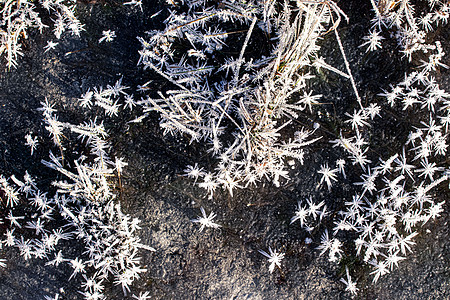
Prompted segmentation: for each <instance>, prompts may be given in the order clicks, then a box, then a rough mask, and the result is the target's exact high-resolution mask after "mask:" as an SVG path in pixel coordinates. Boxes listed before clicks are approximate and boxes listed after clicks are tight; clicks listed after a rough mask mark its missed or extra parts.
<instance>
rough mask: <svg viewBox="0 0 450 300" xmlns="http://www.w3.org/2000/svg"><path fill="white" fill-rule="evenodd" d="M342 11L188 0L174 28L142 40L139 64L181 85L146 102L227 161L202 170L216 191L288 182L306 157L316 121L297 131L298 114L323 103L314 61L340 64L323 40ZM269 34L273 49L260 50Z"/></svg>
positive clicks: (172, 19)
mask: <svg viewBox="0 0 450 300" xmlns="http://www.w3.org/2000/svg"><path fill="white" fill-rule="evenodd" d="M342 15H343V13H342V11H341V10H340V9H339V8H338V7H337V6H336V4H335V3H334V2H332V1H296V2H289V1H285V2H283V1H217V2H209V1H191V0H187V1H183V2H181V3H178V2H173V3H172V7H171V9H170V12H169V17H167V19H166V20H165V24H166V28H165V29H164V30H153V31H150V32H148V36H147V37H140V38H139V40H140V41H141V44H142V49H141V51H140V61H139V63H140V64H141V65H143V66H144V68H148V69H151V70H153V71H155V72H156V73H158V74H159V75H161V76H162V77H164V78H165V79H166V80H168V81H169V82H170V83H171V84H172V89H170V90H168V91H165V92H163V91H160V92H158V97H153V96H148V97H147V98H146V99H144V100H143V101H141V102H140V104H141V105H142V106H143V108H144V112H145V115H147V114H148V113H149V112H151V111H156V112H158V113H159V114H160V117H161V122H160V125H161V127H162V128H163V129H164V131H165V133H170V134H177V133H183V134H187V135H188V136H189V137H190V138H191V141H200V140H205V141H206V142H207V143H208V144H209V147H210V152H211V153H212V154H213V155H214V157H215V158H217V161H218V162H217V167H216V169H215V170H214V171H209V172H206V171H202V172H197V173H198V174H197V177H202V178H203V181H200V182H199V185H200V186H202V187H204V188H206V189H207V190H208V191H209V192H210V193H211V195H212V193H213V192H214V190H215V189H216V187H217V186H219V185H220V186H223V187H225V188H226V189H228V190H229V192H230V194H232V192H233V189H234V188H236V187H244V186H248V185H250V184H255V183H257V182H258V181H261V180H263V179H265V178H267V179H269V180H272V181H273V183H274V184H275V185H278V184H279V183H280V180H281V179H282V178H288V172H287V170H286V168H285V166H284V164H285V161H286V160H287V159H292V158H294V159H296V160H298V161H299V162H300V163H303V158H304V155H305V152H304V150H303V148H304V147H305V146H307V145H309V144H311V143H313V142H314V141H316V139H314V138H312V137H311V136H312V134H313V133H314V131H315V129H314V128H312V129H305V128H296V129H294V130H292V129H290V128H291V127H292V125H293V123H292V122H291V119H295V118H297V117H298V112H300V111H306V110H307V109H309V110H311V107H312V106H313V105H316V104H318V99H319V98H320V97H321V96H320V95H313V93H312V91H309V90H308V89H307V88H306V81H307V80H308V79H310V78H311V77H312V75H311V74H310V73H309V69H310V67H311V66H312V65H313V62H314V61H317V63H316V64H315V65H314V67H318V68H320V67H326V68H329V69H332V67H331V66H328V65H327V64H326V63H325V62H324V60H323V59H321V60H319V59H318V58H317V56H316V54H317V51H318V50H319V46H318V45H317V44H316V42H317V40H318V39H319V38H320V37H322V36H323V35H325V34H326V33H328V32H329V31H332V30H335V28H336V27H337V25H338V23H339V20H340V18H341V16H342ZM238 38H240V39H238ZM261 39H264V40H265V41H266V43H267V44H269V46H270V47H269V49H267V51H262V50H254V49H252V50H251V51H250V50H249V47H248V45H249V43H252V42H253V41H255V40H257V41H258V43H261ZM233 52H235V53H236V54H235V55H233V54H229V53H233ZM334 70H336V69H334ZM336 71H338V70H336ZM338 72H340V71H338ZM340 73H342V74H345V73H344V72H340ZM345 76H346V77H348V78H350V77H351V75H348V74H345ZM294 96H295V97H294ZM138 120H142V117H140V118H138Z"/></svg>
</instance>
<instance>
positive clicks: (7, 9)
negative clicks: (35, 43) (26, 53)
mask: <svg viewBox="0 0 450 300" xmlns="http://www.w3.org/2000/svg"><path fill="white" fill-rule="evenodd" d="M75 5H76V1H74V0H67V1H59V0H39V1H26V0H25V1H22V0H1V1H0V14H1V18H0V56H3V57H4V58H5V60H6V66H7V67H8V69H9V68H11V67H16V66H17V60H18V58H19V56H22V55H23V53H22V43H21V40H22V39H26V38H27V37H28V32H29V30H30V29H37V30H39V32H42V30H43V29H44V28H46V27H48V26H49V25H47V24H44V22H43V19H45V17H47V16H51V18H52V20H53V32H54V34H55V37H56V38H57V39H59V38H60V37H61V35H62V34H63V33H64V32H65V31H69V32H70V33H71V34H73V35H77V36H79V35H80V32H81V31H82V30H83V25H82V24H81V23H80V21H79V20H78V19H77V17H76V16H75ZM44 11H45V12H46V16H45V17H43V16H42V15H41V14H42V13H43V12H44Z"/></svg>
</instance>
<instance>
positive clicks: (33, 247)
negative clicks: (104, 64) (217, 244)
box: [0, 80, 155, 299]
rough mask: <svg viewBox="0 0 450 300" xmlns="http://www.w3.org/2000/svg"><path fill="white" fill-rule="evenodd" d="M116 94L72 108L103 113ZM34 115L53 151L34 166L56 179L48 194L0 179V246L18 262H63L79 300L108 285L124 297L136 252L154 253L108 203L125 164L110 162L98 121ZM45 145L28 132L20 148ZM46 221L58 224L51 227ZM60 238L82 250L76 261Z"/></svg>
mask: <svg viewBox="0 0 450 300" xmlns="http://www.w3.org/2000/svg"><path fill="white" fill-rule="evenodd" d="M124 88H125V87H123V86H121V81H120V80H119V81H118V82H117V83H116V85H114V86H108V88H107V89H96V90H95V92H90V91H88V92H87V93H86V94H85V95H83V97H82V98H81V99H80V102H81V104H83V105H85V106H86V105H88V104H92V105H94V104H95V105H97V106H99V107H101V109H102V110H104V111H105V113H107V114H110V113H111V112H114V108H116V107H117V106H118V104H117V99H118V98H119V95H120V94H123V93H124V91H123V89H124ZM90 98H91V99H90ZM94 99H95V100H94ZM91 100H92V103H91ZM40 110H41V111H42V114H43V120H44V123H45V125H46V126H45V128H46V130H47V131H48V133H49V135H50V137H51V139H52V141H53V144H54V145H55V146H56V149H54V150H53V151H52V150H50V152H49V157H48V159H43V160H42V164H43V165H45V166H46V167H48V168H51V169H53V170H55V171H56V172H57V173H56V174H57V176H56V178H55V180H54V181H53V182H52V186H53V188H50V189H49V190H43V189H41V188H39V186H38V183H37V180H36V179H35V177H33V176H32V175H31V174H28V173H26V174H25V175H24V176H23V179H22V178H20V179H19V178H17V177H16V176H14V175H13V176H11V177H10V178H9V179H6V178H5V177H4V176H1V177H0V191H1V198H2V202H1V205H2V209H3V210H4V211H5V212H6V217H5V218H4V219H3V220H2V221H3V222H4V223H5V224H7V225H8V229H7V230H6V234H5V239H4V240H2V242H1V245H2V246H8V247H16V248H18V249H19V250H20V253H21V255H22V256H23V257H24V259H25V260H29V259H31V258H39V259H45V260H46V261H47V263H46V264H47V265H51V266H55V267H57V266H58V265H60V264H67V265H68V266H70V267H71V268H72V269H73V272H72V274H71V276H70V279H72V278H73V277H76V276H78V277H81V281H82V285H81V286H82V289H81V290H80V293H81V294H82V295H83V296H84V297H85V299H105V295H104V294H103V292H104V285H105V283H106V282H108V281H111V282H113V283H114V284H116V285H120V286H121V287H122V288H123V291H124V293H125V294H127V293H128V292H129V291H130V286H131V284H132V283H133V281H134V280H135V279H138V278H139V277H140V274H141V273H143V272H145V271H146V269H144V268H143V267H142V266H141V264H140V257H139V249H146V250H151V251H155V249H153V248H151V247H148V246H146V245H144V244H142V243H141V242H140V239H139V237H138V236H137V235H136V232H137V230H139V229H140V226H139V223H140V220H139V219H137V218H132V217H131V216H129V215H126V214H124V213H123V212H122V210H121V207H120V203H119V202H118V201H117V200H116V194H115V193H114V191H113V185H114V182H113V181H112V179H113V178H117V176H119V177H120V174H121V173H122V172H123V171H122V170H123V167H124V166H126V163H125V162H124V161H123V159H121V158H117V157H116V158H115V159H113V158H112V157H110V152H111V147H110V145H109V143H108V142H107V138H108V133H107V131H106V130H105V127H104V125H103V122H99V121H98V120H97V119H94V120H90V121H88V122H86V123H82V124H72V123H68V122H61V121H59V120H58V115H57V112H56V110H55V109H54V108H53V107H52V105H51V104H49V102H48V101H46V102H44V103H42V107H41V108H40ZM68 137H72V138H73V139H75V140H76V139H78V140H80V141H82V145H78V143H74V144H72V143H70V141H69V140H68ZM45 140H46V137H39V138H38V137H33V136H32V135H31V134H30V135H28V136H27V139H26V144H27V145H29V146H30V148H31V151H32V153H33V151H35V150H36V147H38V146H39V145H38V141H45ZM77 149H78V150H77ZM78 151H79V154H78V157H77V158H74V159H73V160H72V159H71V160H70V161H69V160H68V158H67V157H66V156H67V155H65V154H67V153H70V155H68V156H69V157H74V155H76V153H77V152H78ZM119 182H120V181H119ZM54 222H58V223H59V224H60V226H59V227H58V228H55V226H54V225H53V224H54ZM64 240H69V241H75V242H78V243H79V244H81V245H82V251H81V252H80V253H79V255H78V256H76V257H73V256H71V255H73V253H71V254H67V255H66V253H65V248H64V247H62V246H61V244H62V241H64Z"/></svg>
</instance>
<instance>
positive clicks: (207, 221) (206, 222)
mask: <svg viewBox="0 0 450 300" xmlns="http://www.w3.org/2000/svg"><path fill="white" fill-rule="evenodd" d="M200 211H201V212H202V216H201V217H197V219H193V220H191V222H193V223H200V225H201V227H200V231H203V229H204V228H205V227H211V228H219V227H222V226H221V225H219V224H216V223H214V222H213V219H214V218H215V217H216V214H215V213H213V212H211V213H210V214H209V216H206V212H205V209H204V208H203V207H200Z"/></svg>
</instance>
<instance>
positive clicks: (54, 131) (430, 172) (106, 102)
mask: <svg viewBox="0 0 450 300" xmlns="http://www.w3.org/2000/svg"><path fill="white" fill-rule="evenodd" d="M361 1H362V0H361ZM364 1H367V2H368V3H370V4H371V6H372V8H373V19H372V21H371V24H372V27H371V28H370V30H369V32H368V35H367V36H366V37H364V38H363V40H362V41H361V44H360V45H361V47H362V48H365V49H366V51H367V52H373V53H371V55H376V51H377V50H379V49H382V48H383V43H384V42H385V41H386V40H389V39H390V40H393V41H395V42H396V43H397V45H398V47H399V50H400V51H401V53H402V55H403V56H404V59H407V60H408V61H409V62H412V61H414V62H417V61H420V63H419V64H418V66H417V67H416V68H414V69H411V70H410V71H408V72H407V73H406V74H405V76H404V77H403V78H399V79H398V80H397V81H396V82H393V83H391V85H389V86H380V94H379V95H378V96H377V97H374V98H364V97H361V96H360V93H359V91H358V86H357V83H356V82H355V79H354V77H353V75H352V70H351V69H352V68H353V66H350V64H349V62H348V60H347V58H346V55H345V52H346V49H344V47H343V45H342V42H341V39H340V35H339V25H340V22H341V19H343V20H344V19H345V21H347V22H351V20H348V18H347V16H346V15H345V13H344V12H343V11H342V10H341V9H340V8H339V7H338V6H337V4H336V3H335V2H333V1H331V0H325V1H318V0H317V1H316V0H297V1H276V0H268V1H257V0H254V1H253V0H249V1H240V0H220V1H207V0H183V1H168V3H167V8H166V9H164V10H163V11H162V12H158V13H157V14H161V16H164V15H165V16H166V17H165V20H164V24H163V27H164V28H162V29H153V30H151V31H148V32H147V33H146V34H145V35H143V36H139V37H137V39H138V40H139V42H140V45H141V48H140V49H139V50H137V51H138V52H139V57H140V58H139V61H138V62H137V63H138V64H139V65H140V66H141V67H142V68H143V69H147V70H150V71H151V73H150V74H152V76H154V77H152V78H149V81H148V82H146V83H142V85H141V86H140V87H139V89H138V90H137V91H136V93H141V95H142V98H141V100H140V101H135V100H134V98H133V96H131V95H129V94H128V93H127V92H126V89H127V88H126V87H124V86H123V85H122V83H121V81H120V80H119V81H118V82H117V83H116V84H115V85H114V86H108V87H107V88H105V89H103V88H98V89H93V90H92V91H91V90H88V91H86V93H85V94H84V95H82V96H81V98H80V99H79V102H80V105H81V106H82V107H83V108H84V109H93V108H96V109H101V110H103V111H104V113H105V115H106V116H107V117H113V116H116V115H117V114H118V113H119V110H120V109H123V108H127V109H130V110H133V108H134V107H136V106H138V107H139V108H140V109H141V112H140V113H136V115H135V118H134V120H131V121H130V123H139V122H143V121H144V120H145V118H147V117H149V116H154V113H155V112H156V113H157V115H158V117H159V118H160V127H161V128H162V130H163V131H164V133H165V134H172V135H182V136H185V137H187V138H188V139H189V140H190V141H191V142H205V144H206V145H207V148H208V152H210V153H211V155H212V157H213V158H214V159H215V163H214V165H213V167H212V169H208V167H210V168H211V166H199V164H201V162H197V163H195V164H194V165H190V166H186V169H185V174H184V175H186V176H188V177H190V178H192V179H194V180H195V182H196V183H197V184H198V185H199V186H200V187H202V188H204V189H205V190H206V193H207V194H208V196H209V197H212V196H213V195H214V192H215V191H216V190H217V189H218V188H224V189H225V190H227V191H228V192H229V194H230V195H231V196H232V195H233V191H235V190H236V189H237V188H246V187H251V186H252V185H257V184H259V183H260V182H267V181H270V182H272V183H273V184H274V185H276V186H279V185H280V184H281V183H282V181H283V180H287V179H288V178H289V173H288V168H287V163H288V162H289V163H291V162H295V161H297V162H299V163H300V164H303V162H304V160H305V159H307V157H306V153H307V152H306V148H309V147H310V146H311V145H312V144H313V143H314V142H316V141H317V140H318V139H322V140H325V139H326V137H321V136H319V134H318V132H320V131H319V130H318V128H319V127H318V125H317V124H313V123H312V122H309V123H308V122H306V121H305V120H300V121H304V122H299V119H300V115H302V116H303V115H309V116H312V118H311V119H313V118H314V116H315V115H314V114H315V112H316V111H317V110H318V109H317V107H320V105H321V104H323V103H321V102H322V99H321V95H320V94H319V93H317V92H315V91H314V90H311V88H310V85H308V83H309V82H310V80H318V79H317V78H314V74H315V73H316V72H315V71H316V70H318V69H326V70H327V71H330V72H334V73H336V74H338V75H339V76H341V77H342V79H343V80H348V81H349V82H350V84H351V87H352V89H353V91H352V92H353V93H354V103H353V104H354V105H352V106H351V110H350V111H347V112H346V113H345V116H344V118H345V119H344V120H343V122H342V123H341V124H342V128H338V130H337V131H338V132H339V133H338V136H337V137H336V138H333V139H330V140H329V141H325V142H329V143H327V144H329V146H330V148H332V149H333V151H335V152H336V153H337V154H338V156H339V158H338V159H337V160H336V161H335V162H332V161H327V162H323V163H321V166H320V169H318V170H317V171H316V172H317V176H318V180H317V185H316V186H314V188H315V189H326V190H327V191H328V192H331V191H333V189H335V188H337V186H339V182H340V181H341V180H346V181H348V180H349V178H347V177H350V176H348V174H352V176H351V178H355V177H360V180H358V181H357V182H354V185H355V191H356V192H355V194H354V195H353V196H352V197H351V199H345V200H344V202H345V203H344V205H343V206H344V207H345V208H344V209H342V210H341V211H338V212H332V213H330V212H329V211H328V206H327V205H326V199H320V200H315V199H314V197H313V196H311V197H309V198H308V199H307V200H305V201H298V204H297V208H296V211H295V212H294V213H293V216H292V219H291V223H296V224H298V223H299V225H300V227H302V228H304V229H305V230H306V231H307V232H309V233H312V232H313V231H314V229H315V228H321V230H322V232H321V239H320V241H315V242H316V243H317V245H318V246H317V249H319V250H320V251H321V252H320V255H324V254H327V255H328V258H329V260H330V261H331V262H336V263H339V262H340V261H341V259H342V257H343V256H344V255H345V254H344V253H347V252H348V251H344V247H345V246H344V245H345V244H349V243H344V241H347V240H348V237H355V238H354V240H352V244H353V249H349V251H352V253H355V254H356V256H357V257H359V259H360V260H361V261H362V262H364V263H367V264H369V265H371V266H372V267H373V269H372V271H371V274H372V275H373V281H374V282H376V281H377V280H379V278H380V277H381V276H383V275H385V274H387V273H389V272H390V271H392V270H393V268H394V267H396V266H397V265H398V264H399V262H401V261H402V260H404V259H405V258H406V257H407V255H408V253H409V252H411V251H412V246H413V245H414V243H415V242H414V238H415V236H417V234H418V229H419V228H420V227H421V226H423V225H424V224H426V223H427V222H429V221H430V220H433V219H435V218H436V217H438V216H439V215H440V214H441V213H442V211H443V209H444V208H443V205H444V202H443V201H442V200H440V199H437V197H435V195H434V194H435V192H436V189H437V188H442V187H445V188H447V185H448V179H449V178H448V177H449V174H450V169H449V165H448V159H447V157H448V142H449V138H448V134H449V133H448V130H449V126H450V94H449V93H447V92H446V91H445V90H444V89H442V88H441V87H440V86H439V83H438V82H437V81H438V80H436V73H437V71H438V70H439V69H440V68H448V66H446V65H445V63H444V57H445V50H446V49H444V48H443V46H442V44H441V43H440V42H439V41H431V40H430V39H429V37H428V35H427V34H428V33H429V32H431V31H433V30H434V29H435V28H437V27H439V26H445V25H447V22H448V18H449V14H450V3H449V2H448V1H443V0H427V1H422V2H423V3H421V5H420V8H418V9H416V7H415V6H414V3H413V1H410V0H364ZM125 5H133V6H138V7H139V8H140V9H141V10H142V2H141V1H134V0H133V1H130V2H127V3H125ZM36 6H39V7H40V8H44V9H45V10H47V12H48V13H49V14H50V15H52V16H55V17H56V19H55V28H54V32H55V35H56V37H57V38H59V37H60V36H61V34H62V32H63V31H65V30H70V31H71V32H72V33H73V34H76V35H78V34H79V32H80V31H81V30H82V26H81V25H80V23H79V22H78V21H77V19H76V17H75V16H74V6H73V3H72V2H70V1H67V2H60V1H54V2H52V1H35V2H27V1H6V0H2V2H1V3H0V11H1V13H2V19H1V21H0V22H1V23H0V39H1V44H0V54H1V55H3V56H4V58H5V59H6V66H7V67H11V66H15V65H16V64H17V58H18V56H20V55H22V52H21V45H20V41H21V38H26V36H27V30H29V29H30V28H36V29H37V30H42V29H43V28H44V27H45V25H44V24H43V23H42V21H41V18H40V15H39V14H38V13H37V12H36ZM40 11H42V10H40ZM157 14H156V15H157ZM119 34H120V33H118V34H117V35H116V32H115V31H111V30H105V31H103V36H102V37H101V38H100V39H99V40H98V42H99V43H102V42H105V44H106V43H107V42H111V41H112V40H113V39H116V38H118V36H119ZM330 35H331V36H333V39H335V41H336V49H338V50H339V52H340V54H341V57H342V60H343V62H344V67H343V68H342V69H339V68H337V67H334V66H331V65H329V64H328V63H327V62H326V61H327V58H326V57H322V56H321V52H320V50H321V49H320V46H319V45H318V41H319V40H320V39H325V38H327V37H328V36H330ZM262 44H263V45H264V46H261V45H262ZM55 45H56V44H55V43H53V42H51V43H50V42H49V44H48V46H47V48H48V49H46V50H49V49H52V48H54V47H55ZM146 74H149V73H146ZM154 78H160V79H161V78H162V79H163V80H165V81H167V83H168V85H169V87H168V88H165V89H164V90H156V91H155V90H153V89H149V88H148V87H149V86H150V85H151V82H152V80H154ZM166 87H167V85H166ZM119 99H125V100H124V101H125V102H124V103H121V102H120V100H119ZM41 111H42V113H43V117H44V122H45V128H46V129H47V131H48V132H49V134H50V137H51V139H52V142H53V144H54V146H55V149H54V150H53V151H52V152H50V153H49V158H48V159H46V160H42V163H43V164H44V165H45V166H47V167H49V168H51V169H53V170H55V171H56V172H57V173H58V174H59V175H58V177H57V179H55V181H54V182H53V187H54V189H51V190H48V191H47V190H42V189H41V188H40V187H39V186H38V184H37V183H36V180H35V179H34V177H32V176H31V175H30V174H28V173H27V174H25V176H24V177H23V178H20V179H18V177H16V176H11V177H10V178H9V179H6V178H5V177H3V176H2V177H0V191H1V193H0V196H1V199H2V209H4V210H5V211H6V213H5V217H4V219H3V220H1V221H3V222H4V223H5V224H6V225H7V226H8V229H7V232H6V234H5V239H4V240H3V241H2V243H1V245H2V246H10V247H17V248H18V249H19V250H20V253H21V254H22V255H23V257H24V258H25V259H30V258H34V257H35V258H43V259H47V260H48V264H50V265H55V266H57V265H59V264H68V265H69V266H70V267H71V268H72V269H73V273H72V276H71V278H72V277H75V276H81V277H83V280H84V283H83V287H82V290H81V293H82V294H83V295H84V296H85V298H86V299H104V298H105V296H104V295H103V290H104V282H106V281H107V280H112V281H113V282H114V283H115V284H117V285H120V286H121V287H122V288H123V291H124V293H127V292H129V287H130V285H131V284H132V282H133V281H134V280H135V279H137V278H139V276H140V274H141V273H143V272H145V269H144V268H143V267H141V265H140V262H139V257H138V249H140V248H144V249H147V250H154V249H153V248H150V247H148V246H145V245H143V244H142V243H141V242H140V240H139V238H138V237H137V235H136V234H135V233H136V231H137V230H138V229H139V228H140V227H139V220H138V219H136V218H131V217H130V216H128V215H126V214H124V213H123V212H122V211H121V209H120V204H119V202H118V201H116V199H115V198H116V196H115V193H114V192H113V189H112V186H113V184H114V183H116V184H119V185H121V181H120V176H121V173H122V170H123V167H125V166H126V163H125V162H124V159H122V158H115V159H113V158H111V155H110V153H111V151H110V150H111V147H110V145H109V144H108V142H107V137H108V134H107V132H106V130H105V128H104V126H103V123H101V122H100V121H99V120H98V119H91V120H89V121H87V122H86V123H84V124H78V125H74V124H71V123H67V122H61V121H59V120H58V118H57V115H56V111H55V110H54V108H53V107H52V106H51V105H50V104H49V103H48V102H44V103H43V105H42V108H41ZM386 112H392V113H395V112H401V113H405V114H410V115H414V116H415V118H414V119H413V120H411V123H412V127H411V128H410V132H409V135H408V138H407V140H406V141H405V142H404V143H402V145H401V147H400V149H396V150H395V151H396V152H395V151H394V153H385V154H382V155H381V157H378V156H377V157H375V158H374V156H373V155H369V153H371V146H372V145H371V143H370V142H371V140H370V138H371V136H372V135H373V134H374V131H373V130H372V129H373V128H375V127H376V126H377V122H378V121H379V120H380V119H382V118H383V117H384V116H385V114H386ZM299 123H303V124H305V123H307V124H306V125H302V126H299V125H298V124H299ZM73 136H77V137H78V138H79V141H81V143H82V145H83V147H84V151H80V152H79V155H78V157H77V158H76V159H70V160H69V159H68V158H67V157H66V155H65V153H66V152H67V151H72V150H73V149H72V148H70V147H72V146H73V145H71V144H70V145H69V144H68V143H67V141H66V137H73ZM63 137H64V138H63ZM43 141H45V138H44V137H36V136H34V135H33V134H29V135H27V136H26V144H27V145H28V146H29V147H30V151H31V154H32V155H35V154H36V152H37V149H38V148H39V144H40V143H42V142H43ZM384 155H386V156H384ZM70 157H73V155H71V156H70ZM356 174H359V176H358V175H356ZM113 178H117V182H114V180H113ZM325 186H326V188H325ZM449 187H450V186H449ZM325 193H326V191H325ZM201 214H202V215H201V216H199V217H197V219H193V220H192V222H194V223H198V224H199V225H200V231H202V230H203V229H204V228H206V227H211V228H220V227H221V225H219V224H217V223H215V222H213V221H214V219H215V217H216V214H214V213H213V212H211V213H210V215H209V216H208V215H207V214H206V211H205V209H204V208H203V207H202V208H201ZM54 219H55V220H59V221H61V222H64V226H61V227H60V228H58V229H53V228H51V227H50V226H49V225H50V224H49V223H50V221H51V220H54ZM324 220H327V221H326V222H325V221H324ZM325 223H326V224H334V225H333V227H332V228H324V227H325V226H326V225H325ZM27 230H31V233H28V234H25V231H27ZM62 240H78V241H81V242H82V244H83V247H84V250H85V251H83V253H82V254H80V256H78V257H67V256H66V255H65V254H64V253H63V249H59V248H58V245H59V243H60V241H62ZM310 243H311V242H308V244H310ZM268 249H269V253H267V252H265V251H264V250H260V251H259V252H260V253H261V254H262V255H263V256H264V257H266V258H267V259H268V260H269V262H270V265H269V271H270V272H271V273H272V272H274V271H275V270H276V269H275V267H277V269H281V268H282V265H281V261H282V259H284V258H285V253H283V252H281V251H278V250H277V251H273V250H272V248H271V247H270V246H269V247H268ZM5 265H7V262H5V261H4V260H0V266H5ZM345 270H346V271H345V275H346V276H345V279H344V278H343V279H341V282H342V283H344V284H345V285H346V291H348V292H350V293H352V294H355V293H356V292H357V291H358V290H359V288H358V287H357V282H356V281H354V280H353V279H352V278H351V275H350V273H351V271H350V270H349V268H348V267H347V266H346V269H345ZM88 274H93V275H88ZM147 296H148V293H144V294H142V293H141V294H140V296H134V298H136V299H145V298H147Z"/></svg>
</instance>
